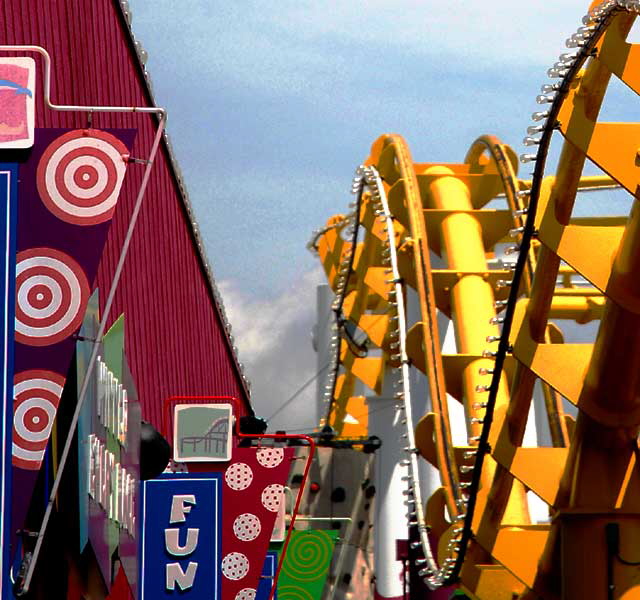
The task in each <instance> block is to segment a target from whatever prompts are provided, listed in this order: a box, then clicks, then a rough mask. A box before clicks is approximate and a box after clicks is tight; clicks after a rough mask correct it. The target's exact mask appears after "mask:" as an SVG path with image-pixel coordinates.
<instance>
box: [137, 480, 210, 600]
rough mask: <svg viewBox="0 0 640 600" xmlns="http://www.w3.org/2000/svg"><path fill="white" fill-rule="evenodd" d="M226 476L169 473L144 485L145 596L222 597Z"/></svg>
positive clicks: (154, 598) (142, 546) (148, 598)
mask: <svg viewBox="0 0 640 600" xmlns="http://www.w3.org/2000/svg"><path fill="white" fill-rule="evenodd" d="M221 482H222V477H221V475H220V474H216V473H207V474H204V473H203V474H198V473H166V474H163V475H162V476H160V477H159V478H158V479H150V480H148V481H144V482H143V483H142V485H141V511H140V512H141V518H142V527H141V531H142V534H141V539H140V590H139V600H157V599H159V598H174V597H176V596H179V597H180V598H183V599H184V600H188V599H193V600H196V599H200V598H206V599H207V600H219V599H221V598H222V596H221V593H220V583H221V581H220V579H221V576H220V563H221V559H222V556H221V554H222V548H221V535H220V531H221V519H222V493H221V486H222V483H221Z"/></svg>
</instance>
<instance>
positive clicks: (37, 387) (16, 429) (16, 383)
mask: <svg viewBox="0 0 640 600" xmlns="http://www.w3.org/2000/svg"><path fill="white" fill-rule="evenodd" d="M64 382H65V378H64V377H63V376H62V375H59V374H58V373H54V372H52V371H43V370H38V369H34V370H30V371H23V372H22V373H18V374H17V375H16V376H15V377H14V380H13V450H12V454H13V456H12V462H13V464H14V465H15V466H17V467H21V468H23V469H29V470H32V471H36V470H38V469H39V468H40V465H41V463H42V459H43V457H44V452H45V450H46V448H47V443H48V442H49V435H50V434H51V427H52V426H53V420H54V419H55V416H56V411H57V410H58V404H60V396H62V390H63V388H64Z"/></svg>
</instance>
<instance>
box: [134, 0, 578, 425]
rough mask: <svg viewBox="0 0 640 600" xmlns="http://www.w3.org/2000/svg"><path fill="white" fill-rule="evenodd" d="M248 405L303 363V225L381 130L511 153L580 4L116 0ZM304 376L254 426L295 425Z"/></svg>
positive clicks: (308, 317)
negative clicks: (122, 0)
mask: <svg viewBox="0 0 640 600" xmlns="http://www.w3.org/2000/svg"><path fill="white" fill-rule="evenodd" d="M129 2H130V6H131V9H132V13H133V21H132V27H133V31H134V33H135V35H136V37H137V39H139V40H140V42H141V44H142V46H143V47H144V48H145V50H146V51H147V53H148V55H149V58H148V62H147V69H148V71H149V72H150V74H151V78H152V81H153V84H154V92H155V96H156V101H157V103H158V105H160V106H164V107H165V108H167V109H168V113H169V120H168V131H169V134H170V136H171V139H172V142H173V146H174V150H175V153H176V156H177V159H178V161H179V163H180V165H181V168H182V171H183V173H184V176H185V180H186V184H187V187H188V189H189V194H190V198H191V202H192V204H193V206H194V210H195V214H196V217H197V220H198V223H199V225H200V229H201V233H202V235H203V237H204V240H205V245H206V249H207V253H208V257H209V260H210V262H211V264H212V266H213V271H214V275H215V277H216V281H217V283H218V286H219V288H220V290H221V292H222V295H223V298H224V303H225V307H226V309H227V313H228V314H229V317H230V321H231V324H232V326H233V333H234V338H235V343H236V345H237V346H238V348H239V355H240V360H241V361H242V362H243V363H244V364H245V365H246V368H247V373H248V376H249V379H250V380H251V382H252V390H253V392H252V401H253V404H254V408H255V410H256V412H257V413H258V414H260V415H262V416H264V417H267V418H268V417H270V416H271V414H273V413H274V412H275V411H276V410H277V408H278V407H279V406H281V405H282V403H284V402H285V401H286V400H288V399H289V398H291V396H293V395H294V394H295V393H296V392H297V391H298V390H299V389H300V387H301V386H302V385H303V384H304V383H305V382H307V381H308V380H309V379H310V378H313V376H314V374H315V373H316V364H315V356H314V352H313V349H312V347H311V328H312V326H313V323H314V320H315V285H317V283H320V282H322V281H323V278H322V275H321V272H320V269H319V265H318V262H317V260H316V259H315V258H314V257H313V256H312V255H311V254H310V253H309V252H308V250H306V243H307V242H308V240H309V239H310V236H311V233H312V231H313V230H314V229H316V228H320V227H322V226H323V225H324V223H325V222H326V220H327V219H328V218H329V217H331V216H332V215H334V214H337V213H343V212H345V211H346V207H347V204H348V202H349V201H350V199H351V197H350V195H349V189H350V186H351V178H352V175H353V172H354V170H355V168H356V167H357V166H358V164H359V163H360V162H362V161H363V160H364V159H365V158H366V157H367V155H368V151H369V148H370V146H371V144H372V143H373V142H374V140H375V139H376V138H377V137H378V136H379V135H381V134H383V133H389V132H394V133H399V134H401V135H403V136H404V137H405V139H406V140H407V141H408V143H409V146H410V149H411V152H412V155H413V158H414V160H416V161H419V162H438V161H443V162H462V160H463V159H464V156H465V154H466V152H467V150H468V148H469V146H470V145H471V143H472V142H473V141H474V140H475V139H476V138H477V137H478V136H480V135H482V134H486V133H491V134H494V135H497V136H498V137H499V138H501V139H502V141H504V142H506V143H509V144H511V145H512V146H513V147H514V149H515V150H516V152H517V153H518V154H519V153H521V152H523V151H524V150H525V149H524V148H523V147H522V145H521V141H522V138H523V137H524V135H525V131H526V128H527V126H528V125H529V124H530V115H531V113H532V112H534V111H535V110H539V106H538V105H537V104H536V102H535V98H536V95H537V94H538V93H539V89H540V85H541V84H543V83H547V82H548V81H549V80H548V78H547V75H546V71H547V69H548V68H549V67H550V66H552V64H553V63H554V62H555V61H556V60H557V58H558V55H559V54H560V53H562V52H567V49H566V48H565V46H564V41H565V39H566V38H567V37H569V36H570V35H571V34H572V33H574V32H575V30H576V29H577V28H578V27H579V26H581V18H582V16H583V15H584V13H585V12H586V10H587V9H588V4H589V3H588V2H585V1H583V0H554V1H553V2H550V1H548V2H540V1H535V2H514V1H513V0H493V1H492V2H479V1H477V0H465V1H461V0H448V1H447V2H436V1H435V0H422V1H403V0H395V1H386V2H382V1H379V0H369V1H368V2H362V1H359V0H348V1H343V2H323V3H321V2H305V1H302V0H297V1H289V0H278V2H262V1H241V2H219V1H217V0H183V1H180V2H178V1H177V0H129ZM314 391H315V389H314V386H313V385H311V386H309V387H308V388H306V389H305V390H304V391H303V392H302V393H300V394H299V395H298V396H297V397H296V399H295V401H294V402H292V403H291V404H290V405H289V406H288V407H287V409H286V410H285V411H282V412H281V413H279V414H278V416H277V417H276V418H274V419H273V420H272V421H271V422H270V428H271V429H278V428H286V429H287V430H289V431H291V430H292V429H305V428H311V427H313V426H314V425H315V423H314V422H313V414H314V410H312V409H311V405H312V403H313V402H314V400H313V396H314Z"/></svg>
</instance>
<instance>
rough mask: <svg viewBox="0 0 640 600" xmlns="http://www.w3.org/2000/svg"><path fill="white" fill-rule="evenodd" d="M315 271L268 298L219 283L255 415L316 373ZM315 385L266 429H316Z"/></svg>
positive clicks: (266, 414) (283, 399)
mask: <svg viewBox="0 0 640 600" xmlns="http://www.w3.org/2000/svg"><path fill="white" fill-rule="evenodd" d="M323 282H324V278H323V276H322V274H321V271H320V268H317V269H314V270H313V271H310V272H308V273H305V274H303V275H302V276H301V277H300V279H299V280H298V281H296V282H294V283H293V284H292V285H291V287H290V288H289V290H288V291H287V292H286V293H284V294H281V295H280V296H278V297H276V298H274V299H272V300H264V299H254V298H250V297H249V296H248V295H247V294H245V293H243V292H242V291H241V290H240V289H239V288H238V286H237V284H236V283H235V282H234V281H230V280H224V281H220V282H219V284H218V287H219V289H220V293H221V294H222V296H223V298H224V304H225V308H226V310H227V315H228V317H229V321H230V322H231V324H232V326H233V335H234V340H235V344H236V345H237V347H238V352H239V356H240V360H241V361H243V362H244V364H245V367H246V371H247V376H248V377H249V380H250V381H251V388H252V394H251V401H252V404H253V407H254V410H255V411H256V414H258V415H260V416H263V417H265V418H268V417H270V416H271V415H272V414H273V413H274V412H275V411H276V410H277V409H278V408H279V407H280V406H281V405H282V404H283V403H284V402H286V401H287V400H288V399H289V398H290V397H291V396H293V395H294V394H295V393H296V392H297V391H298V390H299V389H300V388H301V387H302V386H303V384H304V383H305V382H307V381H308V380H309V379H311V378H312V377H313V376H314V375H315V374H316V356H315V353H314V351H313V349H312V347H311V329H312V327H313V324H314V323H315V314H316V286H317V285H318V284H319V283H323ZM315 391H316V386H315V382H313V383H312V384H311V385H309V386H308V387H307V388H306V389H305V390H304V391H303V392H302V393H300V395H299V396H297V397H296V399H295V401H294V402H292V403H291V405H290V406H289V407H288V408H287V409H285V410H284V411H282V412H281V413H280V414H279V415H278V416H277V417H276V418H274V419H273V421H271V422H270V423H269V429H270V430H275V429H286V430H292V429H300V428H303V427H304V428H306V427H308V428H309V429H310V428H311V427H313V426H315V425H316V423H315V422H314V418H315Z"/></svg>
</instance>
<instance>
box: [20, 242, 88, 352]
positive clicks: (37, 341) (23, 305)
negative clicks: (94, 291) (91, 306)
mask: <svg viewBox="0 0 640 600" xmlns="http://www.w3.org/2000/svg"><path fill="white" fill-rule="evenodd" d="M90 293H91V290H90V287H89V282H88V281H87V277H86V275H85V274H84V271H83V270H82V267H80V265H79V264H78V263H77V262H76V261H75V260H73V258H71V257H70V256H68V255H67V254H65V253H64V252H60V251H58V250H54V249H52V248H32V249H29V250H24V251H23V252H19V253H18V256H17V259H16V334H15V335H16V341H18V342H20V343H22V344H27V345H29V346H48V345H51V344H55V343H57V342H59V341H61V340H63V339H65V338H67V337H69V336H70V335H71V334H72V333H73V332H74V331H75V330H76V329H77V328H78V327H80V325H81V323H82V318H83V315H84V311H85V307H86V306H87V302H88V300H89V295H90Z"/></svg>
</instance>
